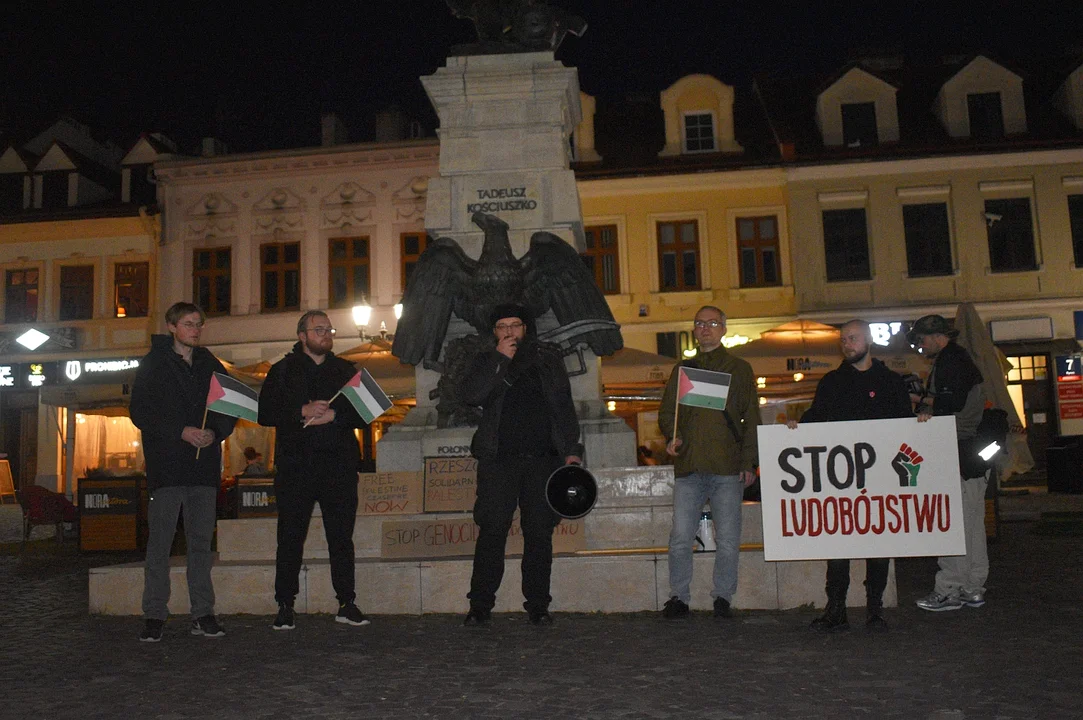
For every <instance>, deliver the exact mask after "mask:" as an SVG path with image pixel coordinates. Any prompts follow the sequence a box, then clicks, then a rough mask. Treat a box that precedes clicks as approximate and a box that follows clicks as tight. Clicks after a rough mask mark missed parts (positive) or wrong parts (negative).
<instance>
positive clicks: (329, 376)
mask: <svg viewBox="0 0 1083 720" xmlns="http://www.w3.org/2000/svg"><path fill="white" fill-rule="evenodd" d="M334 334H335V329H334V328H333V327H331V321H330V320H329V319H328V317H327V315H326V314H325V313H323V312H321V311H319V310H310V311H308V312H306V313H305V314H304V315H302V316H301V319H300V320H299V321H298V322H297V344H296V345H294V346H293V350H292V351H291V352H290V353H289V354H287V355H286V357H284V358H282V359H281V360H279V361H278V362H276V363H275V364H274V365H272V366H271V369H270V371H269V372H268V373H267V379H266V380H265V381H264V383H263V390H262V391H261V392H260V397H259V424H260V425H267V426H271V427H274V428H276V429H277V432H276V433H275V465H276V469H275V499H276V503H277V505H278V552H277V555H276V559H275V601H276V602H278V615H277V616H276V617H275V621H274V625H273V627H274V629H275V630H292V629H293V628H294V627H295V625H294V612H293V603H294V599H295V598H296V597H297V592H298V590H299V583H298V575H299V573H300V571H301V562H302V558H303V555H304V547H305V538H306V537H307V536H308V525H309V521H310V520H311V519H312V510H313V508H314V507H315V505H316V503H317V502H318V503H319V504H320V512H321V513H322V515H323V530H324V534H325V535H326V536H327V553H328V555H329V556H330V558H331V584H332V585H333V586H334V588H335V596H336V597H337V598H338V603H339V609H338V614H337V615H335V622H340V623H345V624H347V625H355V626H356V625H368V624H369V621H368V618H366V617H365V615H364V614H363V613H362V612H361V611H360V610H359V609H358V608H357V605H356V604H354V600H355V599H356V597H357V594H356V593H355V592H354V547H353V528H354V523H355V522H356V520H357V467H358V464H359V463H360V461H361V453H360V451H359V450H358V446H357V438H356V437H355V436H354V429H355V428H359V427H363V426H364V421H363V420H362V419H361V418H360V416H359V415H358V414H357V412H356V411H355V410H354V409H353V406H352V405H350V403H349V401H348V400H347V399H346V398H344V397H342V396H339V397H338V398H337V399H336V400H335V401H334V402H333V403H329V402H328V401H329V400H331V398H332V397H334V396H335V394H336V393H338V391H339V390H341V389H342V387H343V386H344V385H345V384H346V383H347V381H349V380H350V379H351V378H352V377H353V376H354V375H355V374H356V373H357V370H356V369H355V368H354V366H353V365H352V364H350V363H349V362H347V361H346V360H343V359H341V358H338V357H335V355H334V353H332V352H331V348H332V347H333V346H334Z"/></svg>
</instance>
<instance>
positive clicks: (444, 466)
mask: <svg viewBox="0 0 1083 720" xmlns="http://www.w3.org/2000/svg"><path fill="white" fill-rule="evenodd" d="M477 477H478V461H477V459H476V458H472V457H427V458H425V512H470V511H472V510H473V509H474V500H475V499H476V498H477Z"/></svg>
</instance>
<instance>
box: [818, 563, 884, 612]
mask: <svg viewBox="0 0 1083 720" xmlns="http://www.w3.org/2000/svg"><path fill="white" fill-rule="evenodd" d="M890 565H891V560H890V559H889V558H869V559H867V560H866V561H865V597H866V598H867V599H868V604H869V605H872V604H874V602H873V601H875V604H876V605H879V604H881V602H882V601H883V598H884V588H886V587H887V571H888V568H889V567H890ZM849 589H850V561H849V560H828V561H827V599H828V600H833V599H838V600H842V601H843V602H845V601H846V592H847V591H848V590H849Z"/></svg>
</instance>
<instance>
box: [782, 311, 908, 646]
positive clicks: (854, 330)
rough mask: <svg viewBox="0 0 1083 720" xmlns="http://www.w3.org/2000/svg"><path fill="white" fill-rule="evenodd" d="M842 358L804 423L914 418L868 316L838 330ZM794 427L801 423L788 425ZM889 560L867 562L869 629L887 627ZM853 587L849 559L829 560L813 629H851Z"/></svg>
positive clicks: (818, 390) (822, 382)
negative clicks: (880, 356)
mask: <svg viewBox="0 0 1083 720" xmlns="http://www.w3.org/2000/svg"><path fill="white" fill-rule="evenodd" d="M839 343H840V344H841V345H842V354H843V361H842V364H841V365H839V367H838V368H837V369H835V370H832V371H831V372H829V373H827V374H826V375H824V376H823V378H822V379H821V380H820V383H819V385H817V386H816V397H815V398H814V399H813V401H812V407H810V408H809V409H808V410H806V411H805V414H804V415H802V416H801V422H803V423H809V422H842V421H846V420H887V419H890V418H906V417H913V416H914V411H913V409H912V406H911V404H910V395H909V393H908V392H907V389H906V382H905V381H904V380H903V379H902V376H901V375H899V374H898V373H896V372H893V371H891V370H889V369H888V368H887V366H886V365H884V363H883V362H881V361H880V360H877V359H875V358H873V356H872V331H871V330H870V329H869V324H868V323H867V322H865V321H864V320H851V321H850V322H848V323H846V324H845V325H843V326H842V329H841V330H840V331H839ZM786 424H787V426H789V427H790V428H791V429H793V428H796V427H797V423H796V422H794V421H792V420H791V421H790V422H788V423H786ZM890 565H891V560H890V558H868V559H867V560H865V608H866V610H865V613H866V620H865V627H866V628H868V629H869V630H870V631H873V632H884V631H886V630H887V622H886V621H885V620H884V613H883V609H884V588H886V587H887V576H888V570H889V568H890ZM849 588H850V561H849V560H844V559H835V560H828V561H827V609H826V610H825V612H824V614H823V615H822V616H821V617H819V618H816V619H815V620H813V621H812V629H813V630H821V631H825V632H839V631H842V630H849V629H850V625H849V623H848V622H847V620H846V593H847V591H848V590H849Z"/></svg>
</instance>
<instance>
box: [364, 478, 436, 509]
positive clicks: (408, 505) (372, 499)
mask: <svg viewBox="0 0 1083 720" xmlns="http://www.w3.org/2000/svg"><path fill="white" fill-rule="evenodd" d="M360 484H361V487H360V488H359V489H360V493H359V494H358V510H359V511H360V513H361V514H362V515H413V514H415V513H420V512H422V495H421V473H419V472H378V473H361V476H360Z"/></svg>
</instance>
